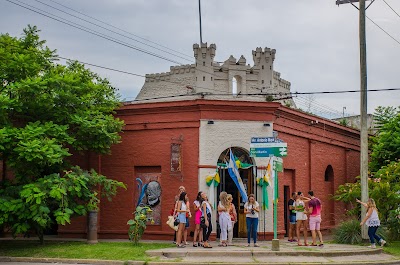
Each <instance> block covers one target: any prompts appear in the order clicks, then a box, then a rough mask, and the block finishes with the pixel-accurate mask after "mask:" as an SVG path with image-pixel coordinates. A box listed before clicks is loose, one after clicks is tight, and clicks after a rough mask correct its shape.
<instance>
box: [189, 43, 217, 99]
mask: <svg viewBox="0 0 400 265" xmlns="http://www.w3.org/2000/svg"><path fill="white" fill-rule="evenodd" d="M216 49H217V46H216V45H215V44H210V46H207V43H201V46H200V45H199V44H197V43H196V44H194V45H193V52H194V58H195V59H196V70H195V76H196V81H195V84H196V87H195V90H196V92H197V93H199V92H212V90H213V89H214V69H213V63H214V57H215V50H216ZM204 88H209V89H208V90H207V89H204Z"/></svg>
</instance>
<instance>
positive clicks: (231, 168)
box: [228, 149, 247, 202]
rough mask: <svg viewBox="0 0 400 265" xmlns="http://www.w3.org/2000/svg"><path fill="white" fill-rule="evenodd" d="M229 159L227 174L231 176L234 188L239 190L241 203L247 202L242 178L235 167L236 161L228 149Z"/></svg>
mask: <svg viewBox="0 0 400 265" xmlns="http://www.w3.org/2000/svg"><path fill="white" fill-rule="evenodd" d="M229 157H230V159H229V164H228V172H229V175H230V176H231V178H232V180H233V182H235V184H236V187H237V188H238V189H239V192H240V195H241V196H242V200H243V202H247V194H246V189H245V188H244V185H243V181H242V178H241V177H240V174H239V170H238V168H237V166H236V161H235V158H234V156H233V153H232V149H230V156H229Z"/></svg>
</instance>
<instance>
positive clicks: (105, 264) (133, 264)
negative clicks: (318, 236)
mask: <svg viewBox="0 0 400 265" xmlns="http://www.w3.org/2000/svg"><path fill="white" fill-rule="evenodd" d="M1 262H34V263H72V264H74V263H75V264H97V265H226V264H232V262H229V263H227V262H187V261H183V262H181V261H175V262H171V261H148V262H146V261H134V260H128V261H117V260H95V259H60V258H30V257H0V263H1ZM249 264H266V263H262V262H255V261H253V262H237V263H235V265H249ZM268 264H272V265H345V264H350V265H364V264H366V265H400V260H388V261H378V262H372V261H371V262H365V261H360V262H358V261H355V262H349V261H346V262H269V263H268Z"/></svg>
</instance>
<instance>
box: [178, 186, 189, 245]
mask: <svg viewBox="0 0 400 265" xmlns="http://www.w3.org/2000/svg"><path fill="white" fill-rule="evenodd" d="M187 200H188V197H187V194H186V192H182V193H181V194H180V195H179V201H178V207H177V210H176V212H177V213H178V219H179V225H178V233H177V237H176V246H177V247H178V248H184V247H185V244H182V235H183V232H184V230H185V226H186V214H187V213H188V212H189V209H188V208H187V205H186V202H187Z"/></svg>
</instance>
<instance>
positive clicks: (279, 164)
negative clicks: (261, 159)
mask: <svg viewBox="0 0 400 265" xmlns="http://www.w3.org/2000/svg"><path fill="white" fill-rule="evenodd" d="M274 170H275V171H277V172H283V163H282V162H279V161H274Z"/></svg>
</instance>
